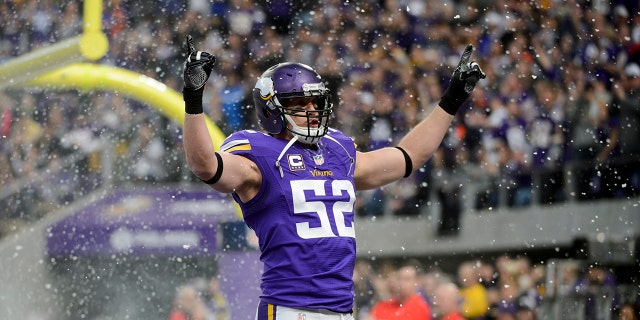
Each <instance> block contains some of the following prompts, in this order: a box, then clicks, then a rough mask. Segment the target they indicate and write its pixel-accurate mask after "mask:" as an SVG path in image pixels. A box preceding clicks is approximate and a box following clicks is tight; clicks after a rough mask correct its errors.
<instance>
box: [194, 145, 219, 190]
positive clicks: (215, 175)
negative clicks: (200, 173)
mask: <svg viewBox="0 0 640 320" xmlns="http://www.w3.org/2000/svg"><path fill="white" fill-rule="evenodd" d="M215 154H216V160H218V169H216V173H215V174H214V175H213V177H212V178H211V179H209V180H202V179H200V178H198V179H200V180H201V181H202V182H204V183H206V184H214V183H216V182H218V180H220V177H222V167H223V165H222V157H221V156H220V154H219V153H217V152H216V153H215Z"/></svg>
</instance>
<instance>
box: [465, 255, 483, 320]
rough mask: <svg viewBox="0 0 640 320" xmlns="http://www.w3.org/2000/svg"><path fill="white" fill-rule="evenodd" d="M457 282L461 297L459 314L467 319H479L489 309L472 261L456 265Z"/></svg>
mask: <svg viewBox="0 0 640 320" xmlns="http://www.w3.org/2000/svg"><path fill="white" fill-rule="evenodd" d="M458 284H459V286H460V296H461V297H462V306H461V308H460V311H461V314H462V315H463V316H464V317H465V318H467V319H481V318H482V317H483V316H484V315H485V314H486V313H487V311H488V309H489V302H488V301H487V290H486V289H485V288H484V286H482V284H481V283H480V277H479V274H478V270H477V266H476V264H475V263H474V262H472V261H467V262H463V263H462V264H460V266H458Z"/></svg>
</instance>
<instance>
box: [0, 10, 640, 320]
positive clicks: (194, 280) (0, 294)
mask: <svg viewBox="0 0 640 320" xmlns="http://www.w3.org/2000/svg"><path fill="white" fill-rule="evenodd" d="M89 2H91V1H87V2H86V3H85V2H82V1H73V0H72V1H58V0H13V1H2V2H0V35H1V36H0V70H2V72H4V73H5V75H4V76H3V75H2V72H0V185H1V189H0V270H1V272H0V283H2V285H0V319H11V318H19V319H47V320H49V319H170V318H171V319H179V318H176V317H177V316H176V314H179V313H181V312H188V313H192V314H195V315H197V316H198V317H195V316H194V317H193V318H194V319H195V318H199V319H253V317H254V314H255V307H256V306H257V301H258V300H257V299H258V295H259V288H258V281H259V278H260V272H261V268H262V266H261V264H260V262H259V260H258V258H259V253H258V252H257V251H256V246H255V243H256V240H255V237H254V236H253V235H252V234H251V232H249V231H248V230H247V229H246V228H245V226H244V223H243V222H242V221H241V219H240V218H239V216H238V214H237V211H236V207H235V206H234V204H233V203H232V200H231V199H230V198H229V197H227V196H225V195H220V194H217V193H215V192H214V191H213V190H211V189H209V188H208V187H206V186H204V185H203V184H202V183H200V182H199V181H197V179H196V178H195V177H194V176H193V175H192V174H191V173H190V171H189V169H188V168H187V167H186V165H185V159H184V153H183V150H182V144H181V142H182V141H181V140H182V138H181V122H180V121H177V120H179V119H180V118H179V115H176V114H178V113H181V112H182V108H183V105H181V104H180V103H181V102H180V101H179V103H178V104H176V105H175V108H176V109H175V110H178V111H175V110H173V111H169V112H167V111H166V110H162V109H161V108H158V107H157V106H156V105H154V103H152V102H149V101H150V100H151V99H152V98H153V97H151V96H153V95H155V94H147V97H141V96H140V95H138V96H135V95H132V94H129V93H128V92H127V90H125V89H118V88H115V89H114V88H113V87H109V86H106V85H105V86H103V85H102V84H101V83H99V82H98V83H93V84H91V85H55V84H53V83H51V84H46V83H44V82H43V81H40V82H38V81H35V82H34V81H32V80H33V79H36V80H37V79H38V77H40V76H45V77H46V74H45V73H46V72H49V71H52V72H55V70H56V68H63V67H64V66H65V65H66V64H69V63H77V62H81V61H87V60H93V61H92V62H91V63H93V64H95V65H100V66H108V67H111V68H113V69H109V70H128V71H132V72H135V74H138V75H140V76H141V77H143V78H141V79H143V80H142V81H143V82H146V83H150V85H151V86H154V87H155V88H158V92H160V91H167V90H169V91H171V92H174V93H176V92H177V93H178V94H179V92H180V91H181V89H182V79H181V76H182V63H183V61H184V59H185V55H184V53H185V48H184V39H185V35H186V34H191V35H192V36H193V37H194V40H195V43H196V44H198V49H200V50H205V51H208V52H211V53H212V54H214V55H215V56H216V57H217V59H218V60H217V61H218V62H217V65H216V67H215V69H214V71H213V73H212V75H211V78H210V80H209V83H208V85H207V87H206V90H205V96H204V102H205V103H204V105H205V113H206V114H207V115H208V117H209V118H210V119H211V120H212V121H213V123H215V124H216V125H217V127H218V128H219V129H220V131H221V132H222V134H224V135H226V134H229V133H231V132H233V131H235V130H239V129H256V130H258V129H259V127H258V126H257V125H256V121H255V118H254V111H253V108H252V102H251V95H250V93H251V89H252V88H253V85H254V84H255V80H256V79H257V77H258V76H259V75H260V74H261V73H262V71H263V70H265V69H266V68H267V67H269V66H271V65H273V64H275V63H278V62H282V61H298V62H302V63H306V64H309V65H311V66H313V67H314V68H315V69H316V70H317V71H318V73H320V74H321V75H322V77H323V79H324V80H325V81H326V82H327V84H328V86H329V88H330V89H331V90H332V92H333V93H334V98H335V103H336V104H337V113H336V115H335V118H334V119H333V123H332V126H334V127H336V128H338V129H340V130H343V131H344V132H345V133H346V134H348V135H349V136H351V137H353V138H354V139H355V141H356V143H357V145H358V147H359V149H360V150H362V151H366V150H371V149H377V148H380V147H385V146H392V145H395V144H396V143H397V142H398V141H399V139H400V138H401V137H402V136H403V135H404V134H405V133H406V132H407V131H408V130H410V129H411V127H412V126H413V125H415V124H416V123H417V122H419V121H420V120H421V119H422V118H423V117H425V116H426V115H427V114H428V113H429V112H430V111H431V110H432V109H433V108H434V107H435V106H436V105H437V103H438V101H439V99H440V96H441V94H442V92H443V90H444V88H446V85H447V84H448V81H449V76H450V75H451V73H452V71H453V68H455V65H456V64H457V62H458V60H459V54H460V52H462V50H463V48H464V46H465V45H466V44H468V43H471V44H473V45H474V46H475V49H476V50H475V53H474V59H475V60H477V61H478V63H479V64H480V65H481V66H482V68H483V70H484V71H485V72H486V74H487V79H485V80H483V81H480V83H479V84H478V86H477V87H476V90H475V91H474V92H473V94H472V96H471V97H470V98H469V99H468V101H467V102H466V105H465V106H464V107H463V108H461V111H460V112H459V113H458V115H457V117H456V119H455V121H454V124H453V125H452V126H451V130H450V131H449V133H448V134H447V136H446V137H445V139H444V141H443V143H442V145H441V148H440V149H439V150H438V152H437V153H436V154H435V155H434V157H433V158H432V159H431V160H430V161H429V162H428V163H427V164H425V165H424V166H423V167H422V168H420V170H418V171H416V172H415V173H414V174H413V175H412V176H410V177H409V178H407V179H404V180H402V181H399V182H396V183H393V184H391V185H388V186H385V187H383V188H380V189H377V190H373V191H367V192H359V194H358V197H359V198H358V201H357V203H356V210H357V219H356V220H357V224H356V228H357V237H358V241H359V242H358V251H357V252H358V257H359V259H358V266H357V268H356V272H355V274H354V280H355V281H356V309H355V310H354V315H355V316H356V318H364V317H365V316H366V315H367V314H368V312H369V310H370V308H371V307H372V306H373V305H374V304H375V303H376V302H377V301H380V300H383V299H385V298H387V297H389V295H390V292H389V288H388V282H387V279H388V277H389V276H390V275H391V274H393V272H394V270H397V268H399V267H400V266H403V265H406V264H411V265H412V266H413V267H415V268H416V270H417V274H418V275H417V278H416V281H415V283H416V288H417V291H418V292H419V293H420V294H421V295H422V296H423V297H424V298H425V300H427V301H428V302H430V301H431V299H432V298H433V290H434V288H435V286H436V285H437V284H439V283H445V282H446V283H449V282H450V283H454V284H456V285H457V286H458V287H459V288H460V290H461V292H463V291H464V290H465V289H466V286H468V285H474V286H480V287H481V290H480V292H481V293H480V295H481V296H482V297H481V298H482V299H483V300H482V301H484V303H485V304H486V307H482V308H480V309H481V311H480V312H479V313H477V314H464V316H465V317H466V318H468V319H516V318H518V319H519V318H520V317H521V313H520V312H519V311H520V310H524V309H527V310H531V311H533V314H534V315H535V316H536V317H537V318H540V319H633V318H623V317H624V316H626V315H627V314H628V310H631V314H635V316H636V319H637V318H638V312H639V308H640V298H639V297H640V296H639V294H640V283H639V281H640V279H639V276H640V260H639V258H638V254H639V252H640V250H639V248H640V241H639V239H640V237H639V234H640V197H639V195H640V66H639V64H640V4H639V3H638V2H637V1H635V0H634V1H632V0H629V1H623V0H618V1H616V0H591V1H587V0H585V1H583V0H531V1H517V0H496V1H489V0H448V1H416V0H386V1H385V0H363V1H349V2H342V1H335V0H329V1H323V2H321V3H313V4H312V3H299V2H298V1H291V0H271V1H264V0H256V1H249V0H226V1H225V0H214V1H211V0H161V1H153V2H151V1H131V0H104V1H97V2H96V1H94V2H93V3H94V4H95V3H97V4H98V6H99V7H100V9H101V11H99V14H100V15H99V16H98V20H99V21H100V25H99V27H100V28H99V29H100V30H98V32H99V33H102V34H104V36H105V37H106V38H107V40H108V48H105V50H106V51H105V52H104V54H100V55H99V56H97V57H92V58H91V57H89V58H87V57H86V54H85V57H84V58H83V57H79V58H78V59H75V60H74V59H71V57H70V55H67V54H59V55H57V56H56V55H54V54H53V53H52V52H51V49H50V48H60V47H59V46H60V43H65V42H64V41H66V40H69V39H74V37H76V36H79V35H81V34H83V29H84V31H85V32H86V31H87V29H88V27H87V25H86V24H83V18H84V15H86V12H83V8H84V5H86V4H87V3H89ZM83 13H84V15H83ZM93 27H95V24H94V25H93ZM94 31H96V30H94ZM98 43H99V42H98ZM56 46H58V47H56ZM89 49H91V48H84V49H83V50H85V51H86V50H89ZM47 50H49V51H47ZM96 50H97V49H96ZM98 51H99V50H98ZM24 57H32V60H29V61H28V63H23V62H24V60H20V59H24ZM33 57H36V58H33ZM65 58H69V61H67V62H64V61H65ZM71 60H73V61H71ZM60 61H63V62H64V63H63V62H60ZM21 63H22V64H21ZM16 65H17V66H18V67H16ZM8 70H11V71H12V72H13V73H12V75H11V76H9V73H8ZM89 70H90V71H91V70H94V69H89ZM96 72H97V71H96ZM110 76H113V77H115V78H118V77H120V76H121V73H119V72H116V71H114V72H113V73H109V72H107V74H103V75H101V77H110ZM84 77H86V78H87V79H93V77H94V75H93V74H90V73H87V74H85V75H84ZM45 79H46V78H45ZM147 79H151V80H147ZM114 81H117V80H114ZM45 82H46V81H45ZM43 83H44V84H43ZM125 87H126V85H125ZM158 95H160V93H158ZM161 97H164V96H161ZM147 98H148V99H147ZM172 115H173V116H172ZM469 270H470V271H469ZM461 275H463V276H462V278H461ZM469 279H472V280H471V281H466V280H469ZM462 280H465V281H462ZM187 305H188V306H190V308H191V309H190V310H180V309H184V306H187ZM177 306H181V307H180V308H178V307H177ZM172 317H173V318H172Z"/></svg>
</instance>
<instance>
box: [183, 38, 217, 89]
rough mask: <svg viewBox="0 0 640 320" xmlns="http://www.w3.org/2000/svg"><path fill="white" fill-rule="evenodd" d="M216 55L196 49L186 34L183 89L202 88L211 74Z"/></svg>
mask: <svg viewBox="0 0 640 320" xmlns="http://www.w3.org/2000/svg"><path fill="white" fill-rule="evenodd" d="M215 62H216V57H214V56H213V55H211V54H210V53H208V52H204V51H197V50H196V48H195V46H194V44H193V38H192V37H191V36H190V35H187V60H186V61H185V62H184V72H183V78H184V89H186V90H191V91H195V90H199V89H202V88H203V87H204V85H205V83H206V82H207V80H208V79H209V75H211V70H212V69H213V64H214V63H215Z"/></svg>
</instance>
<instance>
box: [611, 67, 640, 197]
mask: <svg viewBox="0 0 640 320" xmlns="http://www.w3.org/2000/svg"><path fill="white" fill-rule="evenodd" d="M639 63H640V62H639ZM613 94H614V97H615V103H614V105H615V106H616V108H614V110H613V112H612V113H613V114H612V117H615V118H617V119H619V120H618V121H617V122H618V128H619V129H618V130H619V131H620V133H619V135H618V136H619V140H620V141H619V156H618V157H617V158H618V159H619V160H620V161H621V163H620V164H619V165H617V167H618V168H619V173H618V174H619V176H620V177H621V181H620V187H622V188H621V189H622V192H623V195H624V196H634V195H638V194H640V139H638V137H639V136H640V66H639V65H638V63H635V62H634V63H630V64H629V65H627V67H626V68H625V71H624V75H623V76H622V81H621V82H616V83H615V84H614V88H613ZM612 144H613V142H612Z"/></svg>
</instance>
